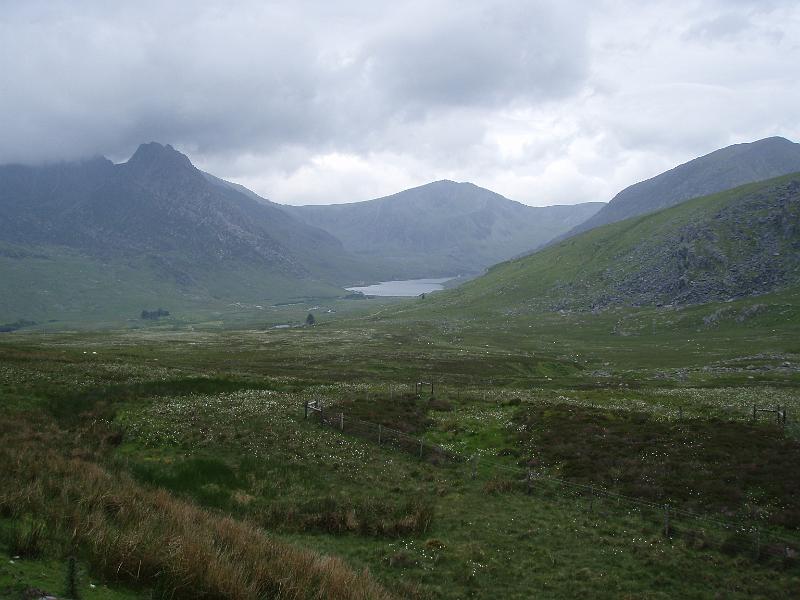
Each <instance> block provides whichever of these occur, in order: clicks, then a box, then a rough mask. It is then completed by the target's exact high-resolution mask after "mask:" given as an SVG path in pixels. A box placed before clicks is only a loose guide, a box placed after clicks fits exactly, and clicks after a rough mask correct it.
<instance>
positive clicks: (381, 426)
mask: <svg viewBox="0 0 800 600" xmlns="http://www.w3.org/2000/svg"><path fill="white" fill-rule="evenodd" d="M382 434H383V425H381V424H380V423H378V446H380V445H381V437H382Z"/></svg>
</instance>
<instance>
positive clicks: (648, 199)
mask: <svg viewBox="0 0 800 600" xmlns="http://www.w3.org/2000/svg"><path fill="white" fill-rule="evenodd" d="M797 171H800V144H795V143H793V142H790V141H789V140H787V139H784V138H781V137H771V138H766V139H763V140H759V141H756V142H752V143H749V144H735V145H733V146H728V147H727V148H722V149H721V150H716V151H715V152H712V153H711V154H707V155H705V156H701V157H700V158H696V159H694V160H691V161H689V162H688V163H685V164H683V165H679V166H677V167H675V168H674V169H670V170H669V171H666V172H665V173H662V174H660V175H657V176H655V177H653V178H651V179H648V180H646V181H642V182H640V183H637V184H635V185H632V186H630V187H628V188H625V189H624V190H622V191H621V192H620V193H619V194H617V195H616V196H614V198H612V200H611V202H609V203H608V204H607V205H606V206H604V207H603V208H602V209H601V210H600V211H598V212H597V213H596V214H595V215H593V216H592V217H590V218H589V219H587V220H586V221H585V222H584V223H581V224H579V225H578V226H577V227H575V228H574V229H572V230H571V231H570V232H569V233H568V234H567V236H570V235H575V234H577V233H580V232H582V231H588V230H589V229H592V228H593V227H598V226H600V225H606V224H608V223H615V222H617V221H622V220H624V219H627V218H629V217H634V216H636V215H643V214H647V213H651V212H655V211H657V210H661V209H663V208H667V207H670V206H674V205H676V204H679V203H681V202H684V201H686V200H689V199H690V198H698V197H700V196H706V195H708V194H714V193H716V192H721V191H724V190H728V189H732V188H734V187H737V186H740V185H744V184H746V183H751V182H754V181H761V180H764V179H770V178H772V177H778V176H780V175H786V174H788V173H795V172H797ZM567 236H565V237H567Z"/></svg>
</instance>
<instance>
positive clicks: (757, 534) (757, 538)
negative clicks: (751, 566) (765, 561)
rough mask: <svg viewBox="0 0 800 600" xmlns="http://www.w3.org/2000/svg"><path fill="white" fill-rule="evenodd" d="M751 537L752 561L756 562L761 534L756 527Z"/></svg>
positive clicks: (759, 553)
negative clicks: (752, 538)
mask: <svg viewBox="0 0 800 600" xmlns="http://www.w3.org/2000/svg"><path fill="white" fill-rule="evenodd" d="M753 537H754V538H755V539H754V540H753V550H754V560H758V557H759V556H760V555H761V532H760V531H759V529H758V527H756V530H755V532H754V534H753Z"/></svg>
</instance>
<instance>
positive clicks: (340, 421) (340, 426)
mask: <svg viewBox="0 0 800 600" xmlns="http://www.w3.org/2000/svg"><path fill="white" fill-rule="evenodd" d="M339 429H340V430H341V431H344V413H339Z"/></svg>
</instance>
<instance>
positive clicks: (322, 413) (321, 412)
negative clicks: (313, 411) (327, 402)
mask: <svg viewBox="0 0 800 600" xmlns="http://www.w3.org/2000/svg"><path fill="white" fill-rule="evenodd" d="M319 424H320V425H322V426H324V425H325V407H324V406H323V405H322V404H320V405H319Z"/></svg>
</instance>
